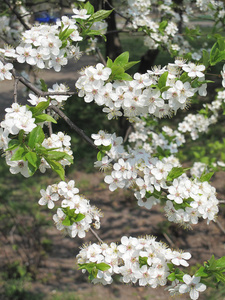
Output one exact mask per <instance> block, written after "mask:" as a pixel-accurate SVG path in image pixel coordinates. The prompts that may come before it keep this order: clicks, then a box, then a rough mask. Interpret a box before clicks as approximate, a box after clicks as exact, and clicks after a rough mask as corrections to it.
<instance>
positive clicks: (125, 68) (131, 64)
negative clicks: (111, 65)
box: [123, 60, 140, 71]
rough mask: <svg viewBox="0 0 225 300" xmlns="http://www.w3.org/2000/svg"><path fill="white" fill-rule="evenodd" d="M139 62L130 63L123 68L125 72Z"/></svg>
mask: <svg viewBox="0 0 225 300" xmlns="http://www.w3.org/2000/svg"><path fill="white" fill-rule="evenodd" d="M139 62H140V60H137V61H130V62H128V63H127V64H125V65H124V66H123V68H124V70H125V71H127V70H128V69H130V68H132V67H133V66H134V65H136V64H138V63H139Z"/></svg>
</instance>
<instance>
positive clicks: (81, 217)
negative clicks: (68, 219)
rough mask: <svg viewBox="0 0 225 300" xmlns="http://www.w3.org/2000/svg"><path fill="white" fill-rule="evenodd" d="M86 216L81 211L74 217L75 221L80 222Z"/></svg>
mask: <svg viewBox="0 0 225 300" xmlns="http://www.w3.org/2000/svg"><path fill="white" fill-rule="evenodd" d="M84 218H85V215H83V214H81V213H79V214H77V215H76V217H75V218H74V220H75V222H80V221H81V220H83V219H84Z"/></svg>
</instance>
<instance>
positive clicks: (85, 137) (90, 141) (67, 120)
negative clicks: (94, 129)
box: [49, 105, 98, 150]
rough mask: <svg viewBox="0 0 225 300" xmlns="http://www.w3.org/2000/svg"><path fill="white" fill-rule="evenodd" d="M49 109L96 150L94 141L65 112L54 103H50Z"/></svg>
mask: <svg viewBox="0 0 225 300" xmlns="http://www.w3.org/2000/svg"><path fill="white" fill-rule="evenodd" d="M49 108H50V109H52V110H54V112H56V113H57V114H58V115H59V116H60V117H61V118H62V119H63V120H64V121H65V122H66V123H67V124H68V125H69V126H70V127H71V128H72V129H73V130H74V131H75V132H76V133H77V134H78V135H79V136H81V137H82V138H83V139H84V140H85V141H86V142H87V143H88V144H89V145H91V146H92V148H94V149H95V150H98V148H97V147H96V145H95V144H94V142H93V141H92V140H91V139H90V138H89V137H88V136H87V135H86V134H85V133H84V131H83V130H82V129H80V128H79V127H77V125H75V124H74V123H73V122H72V121H71V120H70V119H69V118H68V117H67V116H66V115H65V114H64V112H63V111H62V110H61V109H59V108H58V107H57V106H55V105H50V106H49Z"/></svg>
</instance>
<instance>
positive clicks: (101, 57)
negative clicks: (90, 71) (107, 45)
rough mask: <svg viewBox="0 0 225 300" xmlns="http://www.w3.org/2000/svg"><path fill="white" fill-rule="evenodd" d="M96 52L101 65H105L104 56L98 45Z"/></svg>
mask: <svg viewBox="0 0 225 300" xmlns="http://www.w3.org/2000/svg"><path fill="white" fill-rule="evenodd" d="M96 52H97V54H98V56H99V58H100V60H101V62H102V63H103V65H104V66H106V60H105V59H104V57H103V55H102V53H101V51H100V49H99V48H98V47H96Z"/></svg>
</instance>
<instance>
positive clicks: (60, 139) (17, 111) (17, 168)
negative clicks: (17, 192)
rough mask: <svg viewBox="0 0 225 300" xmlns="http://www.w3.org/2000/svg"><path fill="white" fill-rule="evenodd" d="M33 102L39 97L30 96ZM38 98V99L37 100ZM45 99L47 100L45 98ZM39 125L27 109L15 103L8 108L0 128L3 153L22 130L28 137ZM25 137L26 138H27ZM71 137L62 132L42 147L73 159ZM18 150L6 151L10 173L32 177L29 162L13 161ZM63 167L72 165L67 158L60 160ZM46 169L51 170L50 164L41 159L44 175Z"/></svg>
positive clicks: (46, 140)
mask: <svg viewBox="0 0 225 300" xmlns="http://www.w3.org/2000/svg"><path fill="white" fill-rule="evenodd" d="M30 97H31V101H37V99H38V97H36V96H34V95H33V94H30ZM36 98H37V99H36ZM44 99H45V98H44ZM37 125H38V124H36V123H35V118H34V117H33V115H32V112H31V111H30V110H29V109H28V108H27V107H26V106H21V105H19V104H17V103H13V104H12V106H11V108H6V115H5V120H4V121H2V122H1V128H0V149H2V150H3V151H5V150H7V149H8V147H9V146H8V145H9V142H10V141H11V140H12V139H13V137H15V136H16V135H18V134H19V132H20V131H21V130H22V131H23V132H24V135H25V136H27V135H28V134H29V133H30V132H31V131H32V130H33V129H34V128H35V127H37ZM25 136H24V138H25ZM70 140H71V137H70V136H68V135H65V134H64V133H62V132H58V133H57V134H52V135H51V136H50V137H48V138H46V139H44V140H43V142H42V146H43V147H45V148H46V149H51V148H54V149H57V151H59V152H64V153H66V154H68V155H69V156H70V157H71V158H72V157H73V156H72V151H71V149H70ZM16 150H17V149H16V148H15V149H14V150H11V151H6V155H5V158H6V163H7V164H8V165H9V166H10V172H11V173H12V174H17V173H21V174H22V175H23V176H24V177H29V176H31V175H30V173H29V170H28V162H27V161H26V160H21V159H20V160H17V159H13V160H11V159H12V157H13V155H14V153H15V152H16ZM60 163H61V164H62V165H63V166H66V165H70V164H71V162H69V161H68V160H67V159H66V158H63V159H61V160H60ZM46 168H50V166H49V164H48V163H47V162H46V160H45V159H44V158H42V159H41V164H40V166H39V169H40V171H41V172H42V173H44V172H45V170H46Z"/></svg>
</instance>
